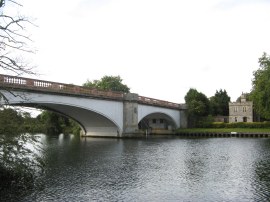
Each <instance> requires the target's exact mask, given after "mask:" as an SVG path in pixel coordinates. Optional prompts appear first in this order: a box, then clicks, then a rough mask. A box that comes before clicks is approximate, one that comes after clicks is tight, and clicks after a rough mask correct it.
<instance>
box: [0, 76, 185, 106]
mask: <svg viewBox="0 0 270 202" xmlns="http://www.w3.org/2000/svg"><path fill="white" fill-rule="evenodd" d="M0 85H1V86H2V87H6V88H11V89H22V90H35V91H36V90H38V91H42V92H54V93H64V94H72V95H80V96H91V97H98V98H105V99H106V98H107V99H116V100H122V99H123V97H124V94H123V93H121V92H115V91H102V90H97V89H95V88H88V87H83V86H77V85H73V84H64V83H57V82H50V81H44V80H38V79H29V78H24V77H17V76H9V75H3V74H0ZM138 99H139V100H138V102H139V103H142V104H147V105H154V106H160V107H166V108H172V109H185V108H186V106H184V105H183V104H177V103H173V102H168V101H164V100H158V99H154V98H149V97H144V96H138Z"/></svg>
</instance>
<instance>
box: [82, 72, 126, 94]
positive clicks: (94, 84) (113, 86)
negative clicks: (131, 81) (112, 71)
mask: <svg viewBox="0 0 270 202" xmlns="http://www.w3.org/2000/svg"><path fill="white" fill-rule="evenodd" d="M122 81H123V80H122V79H121V78H120V76H103V77H102V78H101V80H94V81H89V80H87V82H86V83H84V84H83V86H85V87H90V88H97V89H99V90H111V91H119V92H123V93H129V90H130V89H129V87H128V86H127V85H125V84H123V83H122Z"/></svg>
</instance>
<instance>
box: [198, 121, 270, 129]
mask: <svg viewBox="0 0 270 202" xmlns="http://www.w3.org/2000/svg"><path fill="white" fill-rule="evenodd" d="M202 126H203V125H202ZM202 126H201V127H202ZM207 126H208V127H207V128H270V122H251V123H248V122H236V123H223V122H212V123H210V124H208V125H207ZM203 128H206V127H203Z"/></svg>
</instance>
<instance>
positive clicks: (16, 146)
mask: <svg viewBox="0 0 270 202" xmlns="http://www.w3.org/2000/svg"><path fill="white" fill-rule="evenodd" d="M29 119H30V117H29V116H28V114H25V113H24V114H21V113H19V112H17V111H16V110H14V109H11V108H4V109H2V110H0V182H1V183H0V184H1V186H0V195H2V194H1V193H2V192H4V191H5V189H8V188H11V187H12V189H15V190H16V189H18V190H22V189H24V188H27V187H28V186H32V185H33V182H34V179H35V177H36V174H38V173H39V172H42V168H43V166H44V163H43V161H42V160H41V158H40V157H39V156H38V152H40V151H41V148H40V143H39V141H38V139H37V137H35V136H33V135H30V134H26V133H24V130H25V129H26V128H25V127H24V123H28V122H29V121H30V120H29ZM27 145H32V147H31V148H30V147H28V146H27Z"/></svg>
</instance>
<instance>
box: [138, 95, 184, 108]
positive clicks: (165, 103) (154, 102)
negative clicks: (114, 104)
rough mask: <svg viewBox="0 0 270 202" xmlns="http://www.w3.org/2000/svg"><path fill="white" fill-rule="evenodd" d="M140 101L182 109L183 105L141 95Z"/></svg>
mask: <svg viewBox="0 0 270 202" xmlns="http://www.w3.org/2000/svg"><path fill="white" fill-rule="evenodd" d="M138 98H139V101H138V102H139V103H141V104H147V105H155V106H160V107H166V108H172V109H180V108H181V105H180V104H177V103H173V102H168V101H164V100H158V99H154V98H149V97H144V96H139V97H138Z"/></svg>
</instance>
